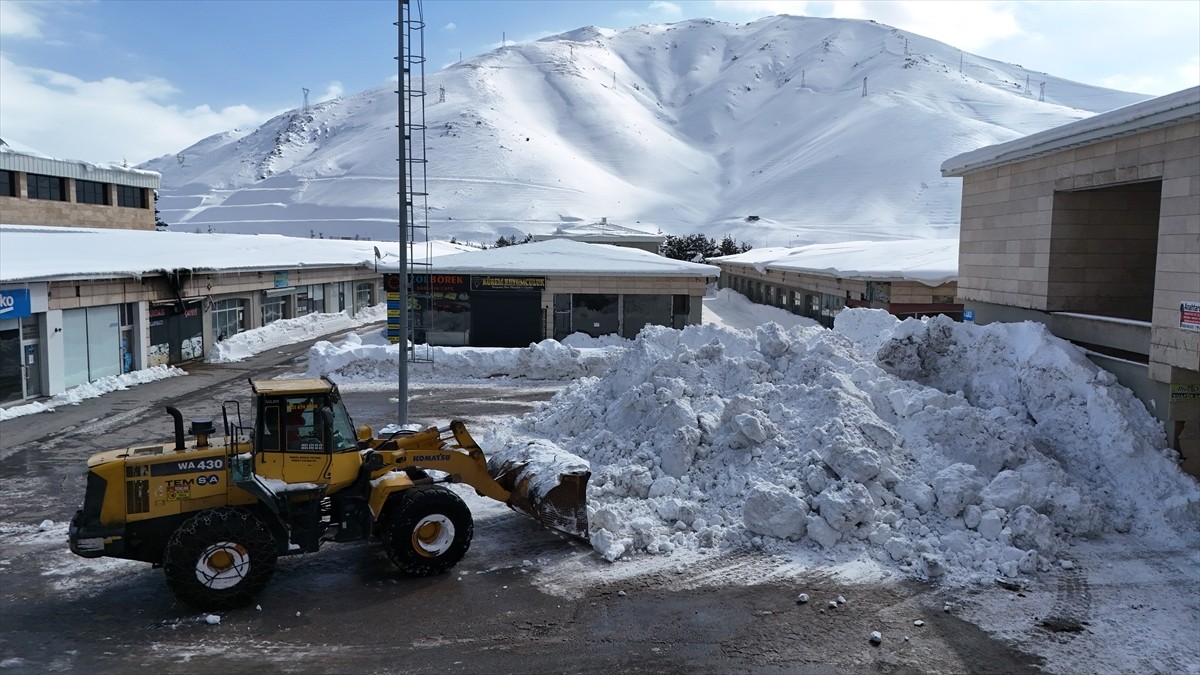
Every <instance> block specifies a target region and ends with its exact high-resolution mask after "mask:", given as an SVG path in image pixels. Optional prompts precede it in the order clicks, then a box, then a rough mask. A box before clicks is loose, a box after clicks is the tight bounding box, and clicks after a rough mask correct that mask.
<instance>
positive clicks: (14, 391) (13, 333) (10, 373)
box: [0, 322, 23, 403]
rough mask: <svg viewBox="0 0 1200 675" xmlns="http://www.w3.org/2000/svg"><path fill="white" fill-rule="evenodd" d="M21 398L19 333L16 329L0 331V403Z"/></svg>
mask: <svg viewBox="0 0 1200 675" xmlns="http://www.w3.org/2000/svg"><path fill="white" fill-rule="evenodd" d="M14 323H15V322H14ZM22 398H23V395H22V393H21V332H20V331H19V330H17V329H16V328H13V329H11V330H0V403H8V402H9V401H19V400H21V399H22Z"/></svg>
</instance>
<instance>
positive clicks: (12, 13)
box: [0, 0, 42, 40]
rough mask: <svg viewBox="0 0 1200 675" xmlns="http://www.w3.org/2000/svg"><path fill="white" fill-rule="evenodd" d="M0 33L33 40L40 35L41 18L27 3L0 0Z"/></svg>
mask: <svg viewBox="0 0 1200 675" xmlns="http://www.w3.org/2000/svg"><path fill="white" fill-rule="evenodd" d="M0 35H2V36H4V37H6V38H19V39H25V40H34V39H38V38H41V37H42V20H41V19H40V18H39V17H38V16H37V15H36V14H35V13H33V12H32V11H30V10H29V5H27V4H26V3H23V2H16V1H15V0H3V1H0Z"/></svg>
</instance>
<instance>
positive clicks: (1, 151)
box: [0, 139, 161, 190]
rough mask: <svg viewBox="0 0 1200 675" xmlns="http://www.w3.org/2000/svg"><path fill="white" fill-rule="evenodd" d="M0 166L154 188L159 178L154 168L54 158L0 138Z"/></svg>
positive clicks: (14, 169) (28, 171)
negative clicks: (135, 167) (150, 169)
mask: <svg viewBox="0 0 1200 675" xmlns="http://www.w3.org/2000/svg"><path fill="white" fill-rule="evenodd" d="M0 169H3V170H5V171H23V172H25V173H37V174H43V175H47V176H61V177H63V178H76V179H79V180H90V181H95V182H97V183H116V184H118V185H129V186H133V187H144V188H150V189H152V190H157V189H158V186H159V182H160V180H161V176H160V175H159V173H158V172H157V171H148V170H146V169H133V168H130V167H128V166H122V165H120V164H93V163H91V162H84V161H81V160H77V159H56V158H54V157H50V156H49V155H45V154H42V153H40V152H38V151H37V150H34V149H32V148H29V147H28V146H24V145H21V144H19V143H16V142H14V141H6V140H4V139H0Z"/></svg>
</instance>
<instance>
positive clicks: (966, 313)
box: [963, 309, 975, 323]
mask: <svg viewBox="0 0 1200 675" xmlns="http://www.w3.org/2000/svg"><path fill="white" fill-rule="evenodd" d="M963 323H975V310H973V309H964V310H963Z"/></svg>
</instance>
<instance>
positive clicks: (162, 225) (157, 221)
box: [154, 190, 170, 231]
mask: <svg viewBox="0 0 1200 675" xmlns="http://www.w3.org/2000/svg"><path fill="white" fill-rule="evenodd" d="M168 227H170V225H168V224H167V223H166V221H164V220H163V219H162V216H160V215H159V214H158V190H155V191H154V229H156V230H159V231H162V230H165V229H167V228H168Z"/></svg>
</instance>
